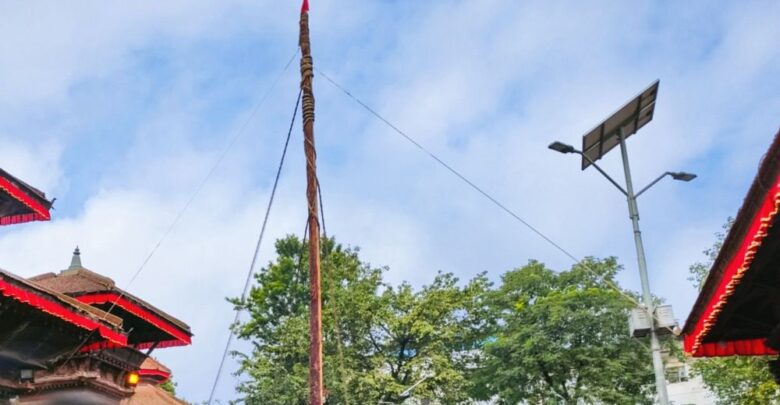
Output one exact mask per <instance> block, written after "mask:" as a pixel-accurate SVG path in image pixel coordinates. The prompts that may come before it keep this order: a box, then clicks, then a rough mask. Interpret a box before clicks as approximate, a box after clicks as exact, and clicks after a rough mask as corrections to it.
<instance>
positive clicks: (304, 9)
mask: <svg viewBox="0 0 780 405" xmlns="http://www.w3.org/2000/svg"><path fill="white" fill-rule="evenodd" d="M308 12H309V0H303V5H302V6H301V13H308Z"/></svg>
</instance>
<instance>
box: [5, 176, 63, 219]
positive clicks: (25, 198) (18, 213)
mask: <svg viewBox="0 0 780 405" xmlns="http://www.w3.org/2000/svg"><path fill="white" fill-rule="evenodd" d="M51 206H52V201H49V200H47V199H46V194H44V193H43V192H42V191H40V190H38V189H36V188H35V187H32V186H30V185H29V184H27V183H25V182H23V181H21V180H19V179H17V178H16V177H14V176H12V175H11V174H10V173H8V172H6V171H5V170H3V169H0V225H11V224H19V223H23V222H31V221H48V220H50V219H51V214H50V213H49V209H51Z"/></svg>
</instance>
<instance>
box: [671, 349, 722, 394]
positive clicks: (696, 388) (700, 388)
mask: <svg viewBox="0 0 780 405" xmlns="http://www.w3.org/2000/svg"><path fill="white" fill-rule="evenodd" d="M690 366H691V363H690V360H689V361H680V360H679V359H677V358H676V357H673V356H669V357H666V358H665V359H664V367H665V369H666V384H667V385H666V388H667V391H668V394H669V402H670V403H671V405H715V395H714V394H713V393H712V392H710V391H709V390H708V389H707V387H705V386H704V381H702V379H701V377H699V376H691V373H690V369H691V367H690Z"/></svg>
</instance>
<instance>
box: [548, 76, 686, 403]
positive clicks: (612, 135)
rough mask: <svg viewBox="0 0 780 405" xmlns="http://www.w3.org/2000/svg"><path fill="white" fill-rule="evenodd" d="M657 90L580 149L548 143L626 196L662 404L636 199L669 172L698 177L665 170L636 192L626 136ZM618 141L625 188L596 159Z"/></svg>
mask: <svg viewBox="0 0 780 405" xmlns="http://www.w3.org/2000/svg"><path fill="white" fill-rule="evenodd" d="M657 92H658V81H656V82H654V83H653V84H652V85H650V87H648V88H647V89H645V90H644V91H643V92H642V93H640V94H639V95H638V96H637V97H635V98H634V99H632V100H631V101H629V102H628V103H627V104H626V105H625V106H623V107H622V108H621V109H620V110H618V111H617V112H616V113H615V114H613V115H612V116H610V117H609V118H607V119H606V120H604V121H603V122H601V123H600V124H599V125H597V126H596V127H595V128H593V129H592V130H591V131H590V132H588V133H587V134H586V135H585V136H584V137H583V142H582V143H583V150H581V151H580V150H577V149H575V148H574V147H573V146H571V145H567V144H565V143H562V142H553V143H552V144H550V145H549V148H550V149H552V150H554V151H556V152H560V153H564V154H568V153H576V154H578V155H580V156H582V169H583V170H585V169H586V168H588V167H589V166H593V167H595V168H596V170H598V172H599V173H601V174H602V175H603V176H604V177H605V178H606V179H607V180H609V182H610V183H612V185H614V186H615V187H616V188H617V189H618V190H620V192H621V193H623V195H625V196H626V200H627V202H628V212H629V215H630V217H631V225H632V226H633V230H634V244H635V245H636V254H637V263H638V265H639V276H640V279H641V282H642V297H643V301H644V304H645V307H646V310H647V312H648V314H649V317H650V319H651V322H652V323H651V326H650V348H651V351H652V356H653V370H654V372H655V383H656V390H657V391H658V399H659V402H660V403H661V404H662V405H667V404H668V403H669V395H668V393H667V390H666V376H665V374H664V365H663V359H662V358H661V346H660V344H659V342H658V333H657V331H656V322H655V319H654V318H655V305H654V304H653V297H652V295H651V293H650V282H649V280H648V277H647V261H646V259H645V248H644V245H643V243H642V232H641V231H640V229H639V208H638V207H637V203H636V200H637V198H638V197H639V196H640V195H641V194H642V193H644V192H645V191H647V190H648V189H649V188H650V187H652V186H654V185H655V184H656V183H658V182H659V181H661V179H663V178H664V177H666V176H671V177H672V178H673V179H674V180H680V181H686V182H687V181H691V180H693V179H694V178H696V175H695V174H692V173H685V172H665V173H663V174H661V175H660V176H658V178H656V179H655V180H653V181H652V182H650V184H648V185H647V186H645V187H644V188H642V189H641V190H640V191H639V192H638V193H634V184H633V181H632V178H631V168H630V167H629V164H628V151H627V150H626V138H627V137H629V136H630V135H632V134H634V133H636V131H637V130H638V129H639V128H641V127H642V126H644V125H645V124H647V123H648V122H650V120H652V118H653V113H654V109H655V99H656V95H657ZM617 145H620V152H621V156H622V159H623V172H624V174H625V178H626V187H625V189H624V188H623V187H622V186H620V184H618V182H616V181H615V180H614V179H613V178H612V177H610V176H609V175H608V174H607V173H606V172H605V171H604V170H602V169H601V167H599V166H598V165H597V164H596V162H595V161H596V160H598V159H601V158H602V157H603V156H604V155H605V154H606V153H607V152H609V151H610V150H611V149H612V148H614V147H615V146H617Z"/></svg>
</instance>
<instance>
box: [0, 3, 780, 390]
mask: <svg viewBox="0 0 780 405" xmlns="http://www.w3.org/2000/svg"><path fill="white" fill-rule="evenodd" d="M299 10H300V3H299V2H298V1H297V0H295V1H293V0H290V1H278V0H275V1H262V0H255V1H248V0H225V1H220V2H206V1H183V0H182V1H179V0H171V1H166V2H150V1H137V2H98V1H74V2H68V3H67V4H64V3H61V2H54V1H51V2H46V1H41V2H34V3H33V2H22V1H7V2H2V3H0V37H1V38H3V40H0V167H2V168H3V169H5V170H7V171H9V172H10V173H12V174H14V175H16V176H18V177H20V178H22V179H24V180H25V181H27V182H28V183H30V184H33V185H35V186H36V187H38V188H40V189H42V190H44V191H45V192H46V193H47V195H48V196H50V197H56V198H57V201H56V203H55V210H54V211H53V220H52V221H51V222H49V223H41V222H39V223H32V224H24V225H18V226H13V227H3V228H0V268H3V269H5V270H8V271H11V272H13V273H15V274H18V275H21V276H33V275H36V274H40V273H44V272H50V271H59V270H62V269H64V268H66V267H67V265H68V264H69V262H70V256H71V252H72V251H73V248H74V247H75V246H76V245H78V246H79V247H80V248H81V251H82V261H83V263H84V265H85V267H87V268H89V269H91V270H94V271H97V272H99V273H102V274H104V275H107V276H109V277H112V278H113V279H114V280H116V282H117V284H118V285H119V286H120V287H128V286H129V287H128V289H129V291H130V292H131V293H133V294H135V295H137V296H139V297H142V298H144V299H145V300H146V301H148V302H151V303H154V304H155V305H156V306H157V307H159V308H161V309H163V310H165V311H167V312H168V313H170V314H172V315H174V316H176V317H178V318H180V319H182V320H184V321H185V322H187V323H188V324H189V325H190V326H191V327H192V330H193V332H194V334H195V336H194V338H193V344H192V346H188V347H180V348H169V349H161V350H158V351H155V355H156V356H157V357H158V358H159V360H161V361H162V362H164V363H165V364H167V365H168V366H170V368H171V369H172V370H173V374H174V376H175V377H174V379H175V380H176V382H177V383H178V392H179V394H180V395H181V396H183V397H184V398H186V399H188V400H190V401H202V400H205V399H207V398H208V394H209V390H210V387H211V382H212V381H213V378H214V375H215V372H216V368H217V365H218V364H219V360H220V356H221V353H222V348H223V347H224V343H225V340H226V339H227V333H228V331H227V326H228V324H229V323H230V321H231V320H232V318H233V312H232V307H231V305H230V304H229V303H228V302H226V300H225V297H235V296H238V295H240V292H241V288H242V286H243V281H244V278H245V275H246V271H247V269H248V266H249V263H250V261H251V256H252V251H253V248H254V244H255V241H256V238H257V234H258V233H259V229H260V224H261V222H262V218H263V214H264V211H265V206H266V204H267V201H268V197H269V193H270V188H271V185H272V183H273V177H274V174H275V170H276V167H277V165H278V159H279V156H280V153H281V148H282V146H283V144H284V137H285V136H286V133H287V128H288V126H289V121H290V116H291V114H292V110H293V106H294V103H295V98H296V96H297V92H298V82H299V72H298V66H297V60H296V61H294V62H293V63H292V64H291V65H290V67H289V68H287V69H286V70H285V64H286V63H287V62H288V61H289V60H290V58H291V57H292V56H293V55H294V54H295V52H296V47H297V29H298V17H299ZM778 20H780V3H779V2H777V1H733V2H727V1H723V2H716V3H713V2H709V1H690V2H685V3H684V4H683V3H679V2H672V1H649V0H648V1H636V2H623V1H599V2H594V3H588V4H585V3H584V2H548V1H539V2H529V1H522V2H520V1H498V0H483V1H479V2H476V1H457V0H440V1H429V2H412V1H370V2H369V1H358V0H339V1H335V0H312V1H311V21H310V23H311V29H312V34H311V35H312V49H313V56H314V64H315V66H316V67H317V68H318V69H319V70H321V71H323V72H325V73H326V74H328V75H329V76H330V77H332V78H333V79H335V80H336V81H337V82H339V83H340V84H342V85H343V86H345V87H346V88H347V89H349V91H350V92H352V94H354V95H355V96H357V97H359V98H361V99H362V100H364V101H365V102H366V103H367V104H369V105H371V106H372V107H373V108H374V109H375V110H376V111H378V112H379V113H380V114H382V115H383V116H384V117H386V118H387V119H388V120H390V121H391V122H393V123H394V125H396V126H397V127H399V128H400V129H402V130H403V131H405V132H406V133H407V134H409V135H410V136H412V137H414V138H415V139H416V140H418V141H419V142H420V143H421V144H423V145H425V147H427V148H428V149H430V150H431V151H433V152H434V153H436V154H437V155H438V156H440V157H441V158H442V159H443V160H444V161H446V162H448V163H449V164H451V165H452V166H453V167H455V168H456V169H457V170H459V171H460V172H462V173H463V174H464V175H466V176H467V177H468V178H469V179H471V180H472V181H473V182H474V183H476V184H478V185H479V186H480V187H482V188H483V189H484V190H485V191H487V192H488V193H490V194H492V195H493V196H494V197H495V198H497V199H498V200H500V201H501V202H502V203H503V204H505V205H506V206H507V207H510V208H511V209H512V210H514V211H515V212H517V213H518V214H519V215H520V216H521V217H522V218H523V219H524V220H526V221H528V222H529V223H530V224H532V225H533V226H535V227H536V228H538V229H539V230H540V231H542V232H543V233H544V234H545V235H547V236H548V237H549V238H551V239H552V240H554V241H555V242H556V243H558V244H559V245H561V246H563V247H564V248H565V249H567V250H569V251H570V252H572V253H573V254H574V255H575V256H577V257H584V256H599V257H605V256H617V257H618V258H619V260H620V262H621V263H622V264H623V265H624V266H625V270H624V271H622V272H621V274H620V276H619V277H620V278H619V280H620V282H621V284H622V285H623V286H625V287H626V288H630V289H632V290H639V289H640V285H639V277H638V273H637V266H636V255H635V250H634V245H633V240H632V233H631V225H630V221H629V218H628V212H627V206H626V202H625V199H624V198H623V197H622V196H621V195H620V193H619V192H618V191H617V190H615V189H614V188H613V186H612V185H611V184H609V183H608V182H607V181H606V180H604V179H603V178H602V177H601V176H600V175H599V174H598V172H596V171H595V170H593V169H589V170H586V171H581V170H580V162H579V161H578V159H576V156H573V155H560V154H556V153H554V152H552V151H549V150H548V149H547V145H548V144H549V143H550V142H552V141H555V140H560V141H563V142H565V143H570V144H573V145H575V146H579V145H580V143H581V141H580V137H581V136H582V135H583V134H584V133H586V132H587V131H588V130H590V129H591V128H592V127H593V126H595V125H596V124H597V123H599V122H600V121H601V120H602V119H604V118H606V117H607V116H609V115H610V114H611V113H612V112H614V111H615V110H616V109H617V108H618V107H620V106H621V105H622V104H623V103H625V102H626V101H628V100H629V99H630V98H632V97H633V96H634V95H636V94H637V93H638V92H639V91H641V90H642V89H644V88H645V87H646V86H648V85H649V84H650V83H652V82H653V81H654V80H656V79H660V89H659V94H658V102H657V106H656V112H655V117H654V119H653V121H652V122H651V123H650V124H648V125H647V126H646V127H644V128H643V129H642V130H641V131H640V132H639V133H638V134H637V135H634V136H632V137H631V138H629V140H628V151H629V154H630V158H631V170H632V173H633V176H634V180H635V183H636V184H637V187H641V186H644V185H645V184H647V183H649V182H650V181H651V180H653V179H654V178H655V177H656V176H657V175H659V174H660V173H663V172H665V171H667V170H671V171H678V170H684V171H689V172H693V173H696V174H698V176H699V177H698V178H697V179H696V180H695V181H693V182H691V183H682V182H674V181H671V180H665V181H663V182H661V183H658V184H657V185H656V186H655V187H653V189H652V190H650V191H648V192H647V193H645V194H643V195H642V197H641V198H640V200H639V210H640V214H641V226H642V231H643V235H644V238H645V239H644V241H645V247H646V251H647V257H648V266H649V271H650V280H651V285H652V290H653V292H654V294H656V295H658V296H661V297H663V298H665V299H666V300H667V302H669V303H671V304H672V305H673V306H674V311H675V315H676V317H677V318H678V319H679V320H680V322H684V320H685V318H686V317H687V314H688V311H689V310H690V307H691V305H692V304H693V302H694V300H695V298H696V290H695V289H694V287H693V286H692V285H691V283H690V282H689V281H688V280H687V277H688V266H689V265H690V264H692V263H693V262H695V261H697V260H702V259H703V258H704V257H703V255H702V253H701V252H702V250H704V249H705V248H707V247H708V246H710V245H711V244H712V242H713V241H714V236H713V234H714V233H716V232H718V231H719V230H720V228H721V225H722V224H723V223H724V222H725V221H726V219H727V218H728V217H729V216H734V215H735V214H736V212H737V210H738V209H739V207H740V205H741V203H742V199H743V198H744V196H745V194H746V192H747V189H748V187H749V184H750V182H751V181H752V179H753V177H754V175H755V173H756V170H757V168H758V164H759V162H760V160H761V157H762V155H763V153H764V152H765V151H766V149H767V148H768V146H769V144H770V141H771V140H772V138H773V136H774V134H776V133H777V131H778V128H780V91H778V90H780V47H778V46H777V38H780V24H777V21H778ZM277 78H278V80H277ZM274 83H275V85H274ZM314 91H315V97H316V100H317V105H316V107H317V115H316V123H315V131H316V135H315V136H316V142H317V147H318V166H319V175H320V182H321V186H322V193H323V200H324V207H325V219H326V226H327V231H328V233H329V235H333V236H335V237H336V238H337V239H338V241H340V242H341V243H344V244H347V245H351V246H359V247H360V249H361V257H362V258H363V259H364V260H366V261H367V262H370V263H371V264H372V265H374V266H387V267H388V270H387V272H386V274H385V277H386V279H387V280H388V281H389V282H391V283H395V284H397V283H400V282H402V281H408V282H410V283H412V284H413V285H415V286H421V285H424V284H425V283H428V282H430V281H431V280H432V279H433V277H434V276H435V274H436V272H437V271H439V270H442V271H447V272H453V273H455V274H456V275H457V276H458V277H460V278H461V279H462V280H468V279H470V278H471V277H473V276H475V275H476V274H478V273H480V272H483V271H485V272H487V274H488V275H489V277H490V278H491V279H492V280H495V281H499V280H500V275H501V274H502V273H503V272H505V271H507V270H510V269H513V268H516V267H520V266H522V265H524V264H525V263H527V262H528V260H531V259H535V260H539V261H542V262H544V263H546V264H547V265H548V266H550V267H551V268H553V269H557V270H565V269H567V268H568V267H569V266H571V264H572V262H571V260H570V259H568V258H567V257H566V256H564V255H563V254H561V252H559V251H557V250H556V249H555V248H553V247H552V246H550V245H549V244H548V243H547V242H545V241H544V240H542V239H541V238H539V237H538V236H537V235H535V234H534V233H532V232H531V231H529V229H527V228H526V227H524V226H523V225H522V224H520V223H519V222H517V221H515V220H514V219H513V218H511V217H510V216H508V215H507V214H506V213H504V212H502V211H501V210H500V209H498V208H497V207H496V206H495V205H492V203H490V202H489V201H488V200H486V199H485V198H484V197H483V196H481V195H479V194H478V193H476V192H475V191H474V190H472V189H470V188H469V187H468V186H467V185H465V184H464V183H463V182H462V181H460V180H459V179H457V178H456V177H454V176H453V175H452V174H451V173H449V172H447V171H446V170H444V169H443V168H442V167H440V166H438V165H437V164H436V162H434V161H433V160H431V159H430V157H428V156H426V155H425V154H423V153H420V151H419V150H417V149H416V148H414V147H413V146H412V145H410V144H409V143H408V142H406V141H405V140H404V139H403V138H401V137H400V136H398V135H397V134H396V133H394V132H393V131H392V130H390V129H389V128H388V127H387V126H385V125H384V124H383V123H381V122H379V121H378V120H377V119H376V118H374V117H372V116H371V115H370V114H368V113H367V112H366V111H365V110H363V109H362V108H361V107H359V106H358V105H357V104H355V103H354V102H353V101H352V100H350V99H349V98H347V97H345V96H344V94H343V93H341V92H340V91H339V90H337V89H336V88H335V87H333V86H332V85H331V84H330V83H328V82H326V81H325V80H324V79H323V78H322V77H321V76H316V77H315V78H314ZM264 97H265V101H264V102H263V99H264ZM234 139H235V143H234V144H233V146H232V147H231V148H230V149H228V150H227V154H226V155H225V158H224V159H223V160H222V161H221V162H220V164H219V165H218V166H216V168H215V169H214V171H213V174H212V175H211V176H210V177H208V181H207V182H206V183H205V184H203V187H202V188H201V189H200V191H199V193H198V194H197V195H196V196H195V198H194V199H193V200H192V203H191V204H190V205H189V206H187V209H186V210H184V211H183V213H182V208H183V207H184V206H185V205H186V203H187V201H188V200H189V199H190V197H191V196H192V195H193V193H194V192H195V191H196V190H198V187H199V185H200V184H202V182H203V180H204V178H206V177H207V174H208V173H209V172H210V171H211V170H212V168H214V164H215V162H217V161H218V159H219V157H220V155H221V154H222V153H223V151H225V150H226V147H227V146H228V145H229V144H230V143H231V141H232V140H234ZM302 150H303V148H302V135H301V128H300V122H296V126H295V128H294V130H293V138H292V141H291V149H290V153H289V154H288V160H287V163H286V165H285V167H284V172H283V174H282V177H281V182H280V186H279V191H278V193H277V196H276V201H275V205H274V207H273V211H272V213H271V217H270V222H269V225H268V231H267V234H266V239H265V240H264V244H263V246H262V249H261V252H260V262H261V263H267V262H268V261H270V260H272V259H273V243H272V242H273V240H274V239H276V238H279V237H283V236H284V235H287V234H298V235H300V234H301V233H302V232H303V229H304V226H305V221H306V207H305V162H304V160H303V154H302ZM601 163H602V166H603V167H604V169H605V170H606V171H608V172H609V173H611V174H612V175H613V176H615V177H616V178H617V179H621V182H622V176H621V174H622V168H621V165H620V156H619V153H617V150H616V151H615V152H613V153H611V154H609V155H607V156H606V157H605V158H604V159H603V160H602V161H601ZM180 213H181V218H180V220H179V221H178V222H177V223H176V224H175V226H174V227H173V228H171V231H170V233H169V234H168V235H167V237H166V238H165V239H164V240H163V242H162V244H161V245H160V247H159V249H158V250H156V251H155V253H154V255H153V256H152V258H151V259H150V261H149V262H148V264H147V265H146V266H145V267H144V268H143V271H142V272H141V273H140V274H139V275H138V277H137V278H136V279H135V281H134V282H133V283H132V284H129V282H130V280H131V278H132V276H133V274H134V273H135V272H136V271H137V270H138V268H139V266H140V265H141V263H142V262H143V261H144V259H145V258H146V257H147V255H149V253H150V252H151V251H152V250H153V249H154V247H155V245H156V244H157V243H158V241H160V238H161V237H162V236H163V235H164V234H165V233H166V230H168V229H169V227H170V226H171V224H172V222H173V221H174V219H175V218H176V217H177V215H179V214H180ZM242 347H244V348H245V347H246V345H245V344H244V345H243V346H242V345H241V344H239V345H238V346H237V348H238V349H239V350H240V349H241V348H242ZM648 361H649V359H648ZM235 370H236V364H235V363H234V362H233V361H230V362H229V364H228V369H227V371H228V372H229V373H226V376H225V377H223V379H222V381H221V384H220V386H219V389H218V398H220V399H222V400H227V399H230V398H235V394H234V393H233V391H234V390H233V388H234V386H235V385H236V383H237V382H238V381H239V377H236V376H233V375H230V373H232V372H234V371H235Z"/></svg>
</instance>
